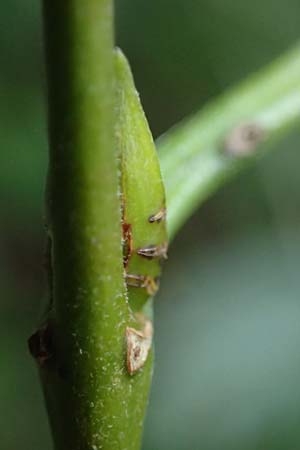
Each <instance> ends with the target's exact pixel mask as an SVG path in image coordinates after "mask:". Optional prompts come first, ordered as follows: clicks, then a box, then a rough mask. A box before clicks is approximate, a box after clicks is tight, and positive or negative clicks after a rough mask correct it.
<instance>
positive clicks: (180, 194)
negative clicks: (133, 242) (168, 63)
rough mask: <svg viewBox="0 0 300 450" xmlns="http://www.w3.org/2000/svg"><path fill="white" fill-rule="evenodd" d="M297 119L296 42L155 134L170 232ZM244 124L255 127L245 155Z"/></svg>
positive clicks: (299, 52) (299, 73)
mask: <svg viewBox="0 0 300 450" xmlns="http://www.w3.org/2000/svg"><path fill="white" fill-rule="evenodd" d="M299 123H300V47H297V48H295V49H293V50H292V51H290V52H289V53H287V54H286V55H284V56H282V57H281V58H280V59H278V60H277V61H276V62H274V63H272V64H271V65H270V66H269V67H268V68H266V69H264V70H263V71H261V72H260V73H258V74H255V75H254V76H252V77H250V78H249V80H247V81H246V82H243V83H242V84H241V85H240V86H238V87H236V88H233V89H231V90H229V91H228V92H227V93H225V94H224V95H222V96H221V97H220V98H218V99H216V100H213V101H212V102H211V103H209V104H208V105H207V106H205V107H204V108H203V109H202V110H201V111H200V112H198V113H196V114H195V115H194V116H192V117H190V118H189V119H187V120H185V121H184V122H183V123H181V124H179V125H177V126H176V127H174V128H172V129H171V130H170V131H168V132H167V133H166V134H164V135H163V136H162V137H161V138H159V139H158V142H157V145H158V151H159V157H160V162H161V170H162V174H163V178H164V182H165V188H166V194H167V205H168V228H169V236H170V238H173V237H174V236H175V234H176V232H177V231H178V230H179V229H180V227H181V226H182V224H183V223H184V222H185V221H186V220H187V218H188V217H189V216H190V215H191V214H192V213H193V212H194V211H195V210H196V209H197V208H198V207H199V205H200V204H201V203H203V202H204V201H205V200H206V199H207V198H208V197H209V196H210V195H212V194H213V193H214V192H215V191H216V190H217V189H218V188H220V187H221V186H222V185H223V184H224V183H225V182H226V181H227V180H229V179H231V178H232V177H233V176H234V175H236V174H238V173H239V172H240V171H241V170H242V169H244V168H245V167H247V166H248V165H249V163H250V162H253V161H255V160H257V158H259V157H260V156H261V155H262V154H264V153H265V150H266V149H267V148H270V147H271V144H273V143H274V142H275V140H276V139H277V138H278V137H280V136H282V135H284V134H285V133H287V132H288V131H289V130H290V129H291V128H292V127H293V126H295V125H296V124H299ZM245 125H249V126H250V128H251V127H252V128H254V130H256V131H257V130H259V133H258V136H257V137H256V138H255V137H254V141H255V139H256V141H257V142H252V145H250V147H251V148H250V149H249V150H248V152H247V154H246V155H245V153H243V151H242V148H239V147H241V143H240V144H238V143H237V142H234V140H236V138H234V135H236V133H239V130H240V131H241V128H240V127H241V126H245ZM234 130H235V131H234ZM230 145H231V146H232V147H233V148H232V149H230Z"/></svg>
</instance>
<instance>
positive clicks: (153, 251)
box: [136, 242, 168, 259]
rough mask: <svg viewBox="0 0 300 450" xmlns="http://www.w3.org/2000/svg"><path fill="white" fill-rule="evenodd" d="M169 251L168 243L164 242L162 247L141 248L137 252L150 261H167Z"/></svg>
mask: <svg viewBox="0 0 300 450" xmlns="http://www.w3.org/2000/svg"><path fill="white" fill-rule="evenodd" d="M167 251H168V243H167V242H164V243H163V244H160V245H149V246H148V247H142V248H139V249H138V250H137V251H136V252H137V254H138V255H140V256H143V257H144V258H148V259H154V258H160V259H167V258H168V255H167Z"/></svg>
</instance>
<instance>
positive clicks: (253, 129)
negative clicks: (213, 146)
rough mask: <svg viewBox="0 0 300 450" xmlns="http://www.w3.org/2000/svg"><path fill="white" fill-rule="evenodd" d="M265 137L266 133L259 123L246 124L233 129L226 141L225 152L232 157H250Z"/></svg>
mask: <svg viewBox="0 0 300 450" xmlns="http://www.w3.org/2000/svg"><path fill="white" fill-rule="evenodd" d="M264 137H265V131H264V129H263V128H262V127H261V125H259V124H257V123H250V122H249V123H244V124H240V125H238V126H237V127H235V128H233V129H232V130H231V131H230V133H229V134H228V136H227V137H226V139H225V141H224V150H225V152H226V153H227V154H229V155H232V156H238V157H243V156H249V155H251V154H252V153H253V152H254V151H255V150H256V148H257V146H258V144H259V143H260V142H261V141H262V140H263V138H264Z"/></svg>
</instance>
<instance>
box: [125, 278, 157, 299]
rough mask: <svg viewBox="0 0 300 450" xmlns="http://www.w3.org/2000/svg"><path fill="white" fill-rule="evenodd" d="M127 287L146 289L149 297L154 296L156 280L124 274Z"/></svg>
mask: <svg viewBox="0 0 300 450" xmlns="http://www.w3.org/2000/svg"><path fill="white" fill-rule="evenodd" d="M126 282H127V285H128V286H131V287H136V288H144V289H146V291H147V293H148V294H149V295H151V296H152V295H154V294H156V292H157V291H158V287H159V284H158V280H157V279H154V278H153V277H150V276H148V275H135V274H128V273H127V274H126Z"/></svg>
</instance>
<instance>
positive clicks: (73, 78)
mask: <svg viewBox="0 0 300 450" xmlns="http://www.w3.org/2000/svg"><path fill="white" fill-rule="evenodd" d="M112 3H113V2H112V1H111V0H89V1H87V2H84V1H82V0H63V1H62V0H44V23H45V41H46V56H47V73H48V97H49V136H50V160H49V176H48V206H47V209H48V213H47V214H48V218H47V222H48V224H47V227H48V233H49V240H50V255H49V257H50V259H51V262H50V264H51V270H50V272H51V273H50V285H51V286H50V291H51V292H52V298H51V301H50V305H49V312H48V316H47V318H46V319H45V320H46V322H47V325H46V326H47V327H48V331H47V339H45V337H43V334H42V333H40V335H39V339H40V340H41V341H44V342H42V350H43V352H42V353H41V355H42V356H43V357H41V356H39V357H38V361H39V363H40V365H41V368H40V373H41V378H42V382H43V386H44V391H45V397H46V403H47V407H48V412H49V416H50V422H51V427H52V431H53V436H54V441H55V448H56V449H57V450H71V449H72V450H100V449H101V450H120V449H121V448H124V449H125V448H126V449H128V450H137V449H138V448H139V445H140V439H141V430H142V422H143V415H144V405H145V397H147V392H148V388H147V389H146V390H145V391H144V390H143V389H144V383H145V380H143V373H140V374H138V375H136V376H134V377H132V376H130V375H129V374H128V373H127V370H126V348H125V332H126V326H127V325H131V324H132V317H131V312H130V310H129V307H128V303H127V298H126V289H125V283H124V274H123V255H122V248H121V214H120V209H121V208H120V195H119V192H118V167H117V156H116V145H115V139H114V102H115V98H114V66H113V7H112ZM49 335H50V336H49ZM49 340H50V343H49ZM45 347H46V350H45ZM45 352H46V355H45ZM148 378H149V377H148ZM146 381H147V380H146Z"/></svg>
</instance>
